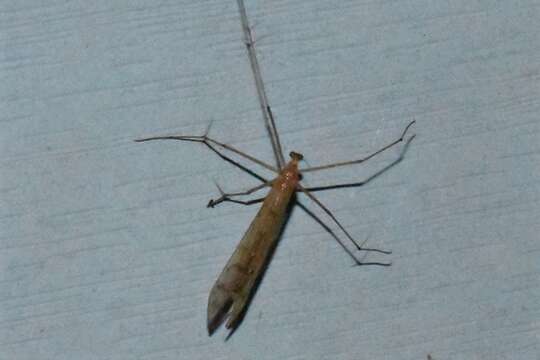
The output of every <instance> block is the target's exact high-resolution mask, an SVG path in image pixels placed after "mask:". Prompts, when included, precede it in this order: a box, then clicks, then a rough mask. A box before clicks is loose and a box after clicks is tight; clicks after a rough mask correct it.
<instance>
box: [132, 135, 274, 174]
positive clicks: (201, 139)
mask: <svg viewBox="0 0 540 360" xmlns="http://www.w3.org/2000/svg"><path fill="white" fill-rule="evenodd" d="M152 140H181V141H193V142H199V143H203V144H205V145H206V146H208V147H209V148H210V149H211V150H213V151H214V152H216V153H217V154H218V155H220V156H221V157H222V158H224V157H225V156H224V155H222V154H221V153H220V152H219V151H218V150H217V149H215V148H213V147H212V144H213V145H216V146H219V147H221V148H223V149H225V150H229V151H231V152H233V153H235V154H237V155H239V156H241V157H243V158H245V159H248V160H250V161H252V162H254V163H256V164H258V165H260V166H262V167H264V168H266V169H268V170H271V171H273V172H275V173H277V172H278V170H277V169H276V168H275V167H273V166H271V165H268V164H267V163H265V162H264V161H261V160H259V159H257V158H255V157H253V156H251V155H249V154H246V153H245V152H243V151H240V150H238V149H236V148H235V147H233V146H231V145H227V144H224V143H222V142H219V141H217V140H214V139H211V138H209V137H208V136H207V135H201V136H193V135H185V136H173V135H170V136H154V137H148V138H144V139H137V140H135V142H143V141H152Z"/></svg>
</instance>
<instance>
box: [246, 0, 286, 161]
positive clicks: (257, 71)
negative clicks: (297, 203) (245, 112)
mask: <svg viewBox="0 0 540 360" xmlns="http://www.w3.org/2000/svg"><path fill="white" fill-rule="evenodd" d="M237 3H238V10H239V11H240V21H241V22H242V31H243V32H244V44H245V45H246V48H247V51H248V56H249V62H250V63H251V70H252V72H253V77H254V79H255V87H256V88H257V94H258V96H259V104H260V105H261V111H262V113H263V117H264V122H265V126H266V130H267V131H268V134H269V135H270V141H271V143H272V149H273V150H274V155H275V157H276V163H277V167H278V169H280V170H281V169H282V168H283V166H284V165H285V158H284V157H283V150H282V149H281V143H280V141H279V135H278V132H277V129H276V123H275V121H274V116H273V115H272V110H271V109H270V105H269V104H268V98H267V97H266V90H265V89H264V83H263V80H262V76H261V68H260V67H259V61H258V60H257V55H256V54H255V43H254V41H253V37H252V35H251V29H250V27H249V22H248V18H247V13H246V7H245V5H244V1H243V0H237Z"/></svg>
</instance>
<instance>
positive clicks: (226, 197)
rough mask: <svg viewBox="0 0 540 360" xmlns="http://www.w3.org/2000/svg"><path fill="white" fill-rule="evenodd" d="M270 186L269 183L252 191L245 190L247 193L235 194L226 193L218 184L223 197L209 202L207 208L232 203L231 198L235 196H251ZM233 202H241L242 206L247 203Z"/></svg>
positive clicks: (253, 188) (255, 187)
mask: <svg viewBox="0 0 540 360" xmlns="http://www.w3.org/2000/svg"><path fill="white" fill-rule="evenodd" d="M269 185H270V184H269V183H263V184H260V185H257V186H254V187H252V188H251V189H248V190H245V191H239V192H234V193H226V192H224V191H223V190H222V189H221V188H220V187H219V185H218V184H216V186H217V188H218V189H219V192H220V194H221V196H220V197H219V198H217V199H215V200H214V199H210V201H209V202H208V205H207V207H211V208H213V207H214V206H216V205H218V204H220V203H222V202H223V201H232V200H233V199H231V197H233V196H242V195H249V194H252V193H254V192H255V191H257V190H260V189H262V188H264V187H266V186H269ZM233 202H239V203H241V204H242V203H245V201H240V200H234V201H233ZM247 205H251V203H250V204H247Z"/></svg>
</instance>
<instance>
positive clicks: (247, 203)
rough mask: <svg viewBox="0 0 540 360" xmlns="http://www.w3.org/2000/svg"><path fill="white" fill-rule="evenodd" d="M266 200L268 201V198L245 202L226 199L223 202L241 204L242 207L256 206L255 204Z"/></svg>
mask: <svg viewBox="0 0 540 360" xmlns="http://www.w3.org/2000/svg"><path fill="white" fill-rule="evenodd" d="M264 199H266V198H265V197H261V198H256V199H252V200H245V201H244V200H236V199H229V198H225V199H223V201H227V202H232V203H235V204H240V205H254V204H258V203H260V202H263V201H264Z"/></svg>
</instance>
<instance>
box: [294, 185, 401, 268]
mask: <svg viewBox="0 0 540 360" xmlns="http://www.w3.org/2000/svg"><path fill="white" fill-rule="evenodd" d="M297 187H298V190H300V191H301V192H303V193H304V194H306V195H307V197H309V198H310V199H311V200H312V201H313V202H314V203H315V204H317V205H318V206H319V207H320V208H321V209H322V210H323V211H324V212H325V213H326V214H327V215H328V216H329V217H330V218H331V219H332V220H333V221H334V223H335V224H336V225H337V226H338V227H339V228H340V229H341V231H343V233H344V234H345V236H347V238H348V239H349V240H350V241H351V242H352V243H353V244H354V246H355V247H356V249H357V250H365V251H375V252H380V253H383V254H391V251H384V250H379V249H370V248H363V247H362V246H360V245H358V243H357V242H356V241H355V240H354V239H353V237H352V236H351V235H350V234H349V232H348V231H347V230H346V229H345V227H343V225H341V223H340V222H339V220H338V219H337V218H336V217H335V216H334V214H332V212H331V211H330V210H329V209H328V208H327V207H326V206H324V205H323V203H321V202H320V200H319V199H317V198H316V197H315V196H314V195H313V194H311V193H310V192H309V191H308V190H306V189H305V188H304V187H303V186H302V185H300V184H298V185H297ZM340 244H341V242H340ZM341 245H342V246H344V245H343V244H341ZM353 258H354V259H355V261H356V264H357V265H381V266H390V265H391V264H390V263H378V262H377V263H364V262H360V261H359V260H358V259H356V257H353Z"/></svg>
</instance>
